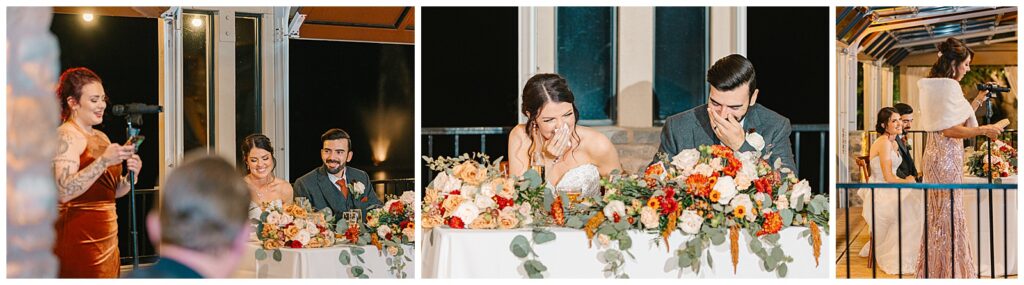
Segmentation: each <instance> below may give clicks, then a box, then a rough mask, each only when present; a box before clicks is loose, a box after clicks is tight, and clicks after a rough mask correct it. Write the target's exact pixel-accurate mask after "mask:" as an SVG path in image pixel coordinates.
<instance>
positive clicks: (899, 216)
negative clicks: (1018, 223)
mask: <svg viewBox="0 0 1024 285" xmlns="http://www.w3.org/2000/svg"><path fill="white" fill-rule="evenodd" d="M877 188H882V189H879V190H878V191H893V189H895V191H896V197H902V196H901V194H902V191H904V189H906V190H910V191H923V192H924V193H923V195H922V197H923V199H922V200H923V206H924V211H923V213H924V215H925V219H923V221H924V222H923V225H922V226H923V227H924V232H923V233H922V234H923V239H922V243H923V244H924V251H923V252H922V254H921V256H919V257H918V258H923V259H924V260H925V261H924V262H923V264H924V268H922V270H923V271H924V272H923V275H924V277H925V278H928V277H929V271H928V264H929V263H930V262H929V260H928V252H929V250H928V245H929V243H928V228H929V223H928V218H927V215H928V198H929V197H928V191H929V190H931V191H952V190H954V189H955V190H956V191H977V194H979V195H977V196H976V198H975V203H976V205H975V206H976V216H977V231H978V233H977V247H978V248H976V250H977V259H976V261H977V263H978V268H977V270H978V271H977V272H976V273H977V278H981V265H982V260H981V252H982V251H981V224H982V223H981V216H982V215H981V214H982V213H981V195H980V194H982V193H983V190H987V192H988V230H989V231H988V236H989V260H988V262H989V275H990V276H991V278H996V275H997V274H996V268H995V265H996V262H995V257H996V254H995V227H994V222H995V220H994V219H993V217H994V215H993V205H994V203H993V192H995V190H1003V191H1002V192H1003V201H1004V203H1003V205H1002V206H1003V225H1002V226H1003V240H1004V243H1003V278H1009V277H1008V273H1009V262H1008V260H1007V258H1008V256H1009V254H1008V252H1009V249H1008V247H1007V246H1006V245H1007V244H1008V243H1010V242H1015V241H1010V240H1007V232H1008V229H1009V225H1008V223H1007V220H1008V218H1009V217H1008V214H1007V209H1008V208H1009V205H1012V206H1013V208H1016V205H1017V201H1016V199H1012V200H1008V199H1007V198H1006V193H1007V192H1008V191H1017V184H929V183H838V184H836V191H842V192H843V194H842V197H843V198H844V199H843V201H846V202H845V204H839V205H837V207H841V208H845V217H846V218H845V228H844V230H845V234H844V236H845V243H846V248H845V250H844V251H843V254H845V255H846V278H847V279H849V278H851V277H852V276H850V266H851V264H850V254H851V252H850V205H849V201H850V199H849V198H850V190H854V189H870V191H871V192H870V196H871V198H870V199H871V205H872V206H871V235H872V237H873V236H874V233H876V232H877V231H876V223H875V208H876V207H875V206H874V205H875V200H874V198H875V192H876V189H877ZM883 189H884V190H883ZM950 194H953V193H950ZM949 203H950V211H949V212H950V215H949V220H950V226H949V228H950V239H954V237H955V236H956V234H955V232H956V222H955V221H954V213H955V211H953V209H954V205H955V204H956V203H957V202H956V195H949ZM961 203H963V201H961ZM1011 203H1012V204H1011ZM896 205H897V206H896V230H897V233H898V238H897V252H898V254H897V263H898V264H899V266H898V275H899V278H903V203H902V202H898V203H896ZM964 218H966V217H964ZM1014 218H1016V217H1014ZM876 241H877V240H876V239H874V238H872V239H871V247H872V249H871V252H874V253H876V254H872V255H871V256H870V257H869V258H875V256H877V252H876V251H875V250H874V248H875V244H876ZM840 258H842V257H840ZM836 261H839V260H836ZM871 262H872V263H873V264H876V265H875V266H872V268H871V278H877V273H878V265H877V262H876V260H871ZM949 262H950V264H951V265H953V266H952V267H951V270H952V272H951V274H952V275H953V276H956V272H955V270H956V242H955V240H950V261H949ZM950 277H952V276H949V277H946V276H944V278H950Z"/></svg>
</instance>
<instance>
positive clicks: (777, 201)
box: [775, 195, 789, 209]
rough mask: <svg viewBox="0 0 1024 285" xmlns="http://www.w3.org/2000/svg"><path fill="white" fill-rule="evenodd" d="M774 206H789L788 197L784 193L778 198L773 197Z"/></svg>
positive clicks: (782, 207)
mask: <svg viewBox="0 0 1024 285" xmlns="http://www.w3.org/2000/svg"><path fill="white" fill-rule="evenodd" d="M775 206H777V207H778V208H779V209H785V208H789V199H787V198H786V196H785V195H780V196H779V198H778V199H775Z"/></svg>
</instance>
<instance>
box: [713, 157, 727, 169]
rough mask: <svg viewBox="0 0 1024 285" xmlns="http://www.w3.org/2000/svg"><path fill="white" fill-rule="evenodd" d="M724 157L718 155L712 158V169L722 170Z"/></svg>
mask: <svg viewBox="0 0 1024 285" xmlns="http://www.w3.org/2000/svg"><path fill="white" fill-rule="evenodd" d="M723 167H724V166H722V158H721V157H716V158H712V159H711V171H716V172H717V171H722V168H723Z"/></svg>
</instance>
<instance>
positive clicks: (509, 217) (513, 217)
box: [498, 207, 519, 230]
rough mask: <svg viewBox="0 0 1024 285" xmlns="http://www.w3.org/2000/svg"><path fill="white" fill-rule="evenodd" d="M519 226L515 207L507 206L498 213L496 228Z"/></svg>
mask: <svg viewBox="0 0 1024 285" xmlns="http://www.w3.org/2000/svg"><path fill="white" fill-rule="evenodd" d="M517 226H519V213H518V212H516V209H515V208H512V207H507V208H505V209H504V210H501V213H499V214H498V228H499V229H503V230H504V229H512V228H516V227H517Z"/></svg>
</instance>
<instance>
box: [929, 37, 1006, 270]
mask: <svg viewBox="0 0 1024 285" xmlns="http://www.w3.org/2000/svg"><path fill="white" fill-rule="evenodd" d="M973 56H974V52H973V51H971V50H970V48H968V47H967V46H966V45H964V43H963V42H961V41H960V40H957V39H955V38H950V39H947V40H946V41H945V42H943V43H941V44H940V45H939V54H938V57H939V59H938V61H937V62H936V63H935V64H934V65H932V69H931V72H930V74H929V75H928V78H923V79H921V80H919V81H918V82H917V86H918V88H920V94H921V95H920V96H921V97H920V109H921V117H920V120H919V121H920V122H921V125H922V127H923V129H924V130H925V131H927V132H928V144H927V145H926V146H925V151H924V160H923V161H922V164H923V166H924V183H950V184H956V183H961V181H962V180H961V179H962V176H963V166H964V144H963V141H964V139H965V138H973V137H975V136H980V135H985V136H989V137H993V138H994V137H997V136H998V135H999V133H1000V132H1002V127H999V126H995V125H985V126H980V127H979V126H978V120H977V118H976V117H975V115H974V111H975V110H976V109H977V108H978V106H980V105H981V103H982V102H983V101H984V98H985V97H986V96H985V95H986V93H987V91H982V92H979V94H978V95H977V96H976V97H975V100H974V102H972V103H968V102H967V100H966V99H964V93H963V90H962V89H961V88H960V82H959V81H960V80H961V79H963V77H964V74H966V73H967V71H969V70H971V69H970V62H971V58H972V57H973ZM951 192H952V193H951ZM951 194H952V195H953V197H952V198H953V202H954V203H953V205H950V195H951ZM963 196H964V195H963V192H962V190H954V191H949V190H945V189H935V190H931V191H928V195H927V198H926V199H927V203H928V204H927V205H928V209H927V211H926V217H925V221H926V225H927V226H926V227H925V236H924V237H923V241H922V243H921V253H920V255H919V257H920V258H919V259H918V263H917V277H918V278H924V277H926V276H927V277H928V278H975V277H977V274H978V273H977V268H976V267H974V265H973V258H972V256H973V254H972V252H974V251H973V250H972V249H971V248H970V241H968V229H967V220H966V218H965V212H964V207H963V201H964V199H963ZM951 215H952V225H951V221H950V216H951ZM951 226H952V228H950V227H951ZM926 249H927V252H926ZM926 255H927V256H926Z"/></svg>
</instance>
